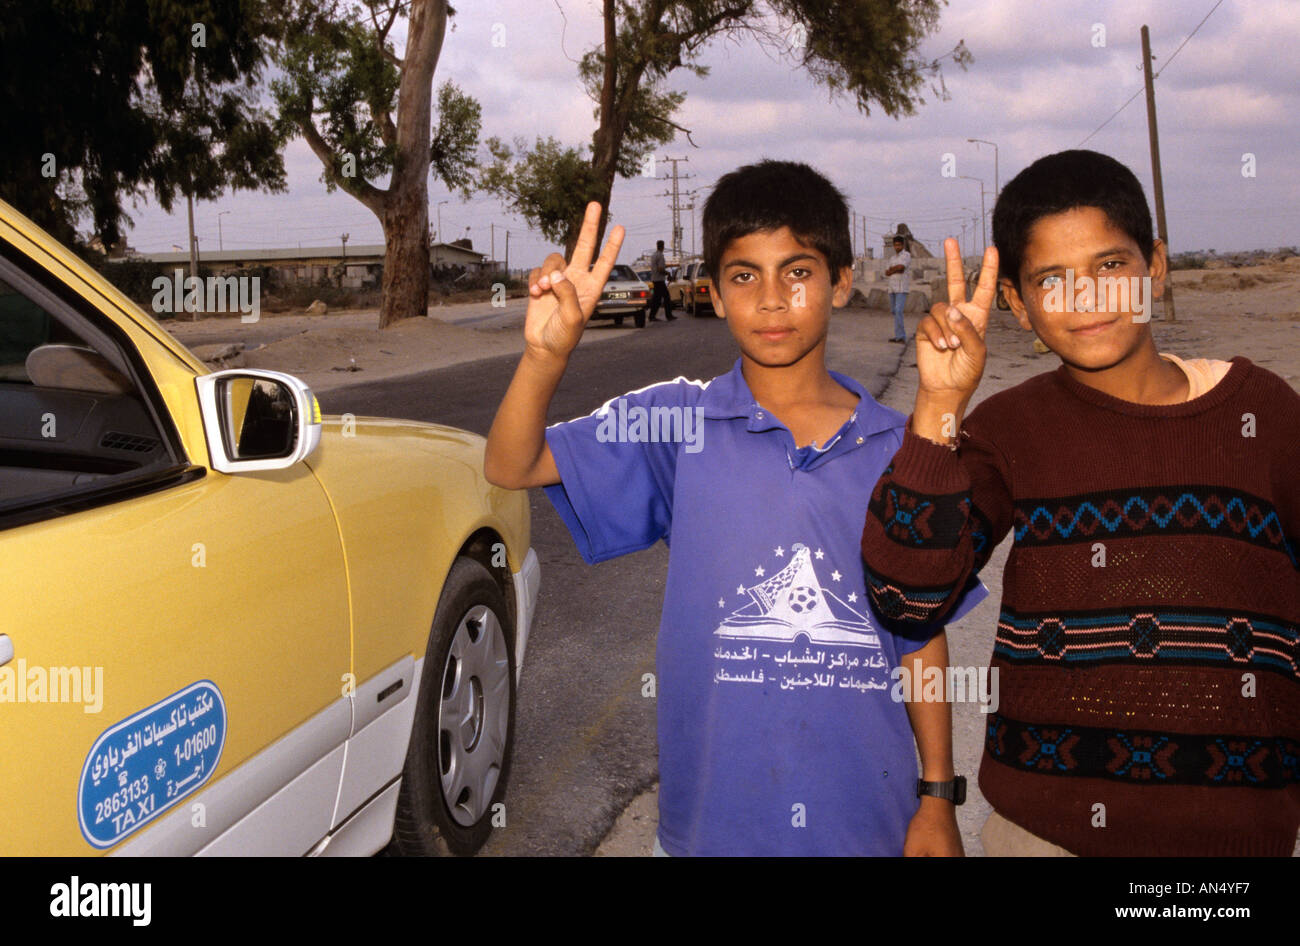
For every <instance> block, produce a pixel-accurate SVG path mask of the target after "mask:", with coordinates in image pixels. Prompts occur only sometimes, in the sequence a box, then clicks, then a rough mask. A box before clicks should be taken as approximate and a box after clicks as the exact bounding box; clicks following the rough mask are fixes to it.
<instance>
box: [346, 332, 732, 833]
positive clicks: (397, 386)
mask: <svg viewBox="0 0 1300 946" xmlns="http://www.w3.org/2000/svg"><path fill="white" fill-rule="evenodd" d="M734 357H735V354H734V345H733V343H732V341H731V336H730V334H729V333H728V332H727V329H726V326H725V324H723V323H722V322H720V321H717V320H713V319H710V320H704V319H698V320H686V319H678V320H677V321H676V322H671V323H668V324H667V325H664V324H663V323H660V322H655V323H652V324H651V325H650V326H649V327H647V328H646V329H645V330H644V331H642V332H638V333H636V334H635V335H632V336H630V337H629V338H627V339H619V340H614V341H610V342H607V343H605V344H602V345H595V346H589V347H584V348H579V349H578V350H577V351H576V352H575V353H574V356H573V358H572V360H571V361H570V365H569V370H568V372H567V374H566V375H565V378H564V382H563V384H562V385H561V387H560V390H559V391H558V392H557V394H556V397H555V400H554V402H553V403H552V405H551V414H550V419H551V420H552V421H557V420H565V419H568V418H570V417H576V416H578V415H580V414H585V413H588V412H590V411H591V410H593V409H595V408H596V407H598V406H599V405H600V404H601V403H603V402H604V401H605V400H607V399H608V398H610V397H612V396H614V395H615V394H619V393H622V392H624V391H628V390H631V389H633V388H638V387H641V386H643V385H646V384H651V383H653V382H655V381H661V380H663V379H664V378H670V377H673V376H675V375H677V374H682V375H686V376H687V377H692V378H711V377H713V376H714V375H717V374H720V373H722V372H724V371H726V370H727V369H728V368H730V367H731V364H732V361H733V359H734ZM515 361H516V359H515V358H513V357H507V358H492V359H487V360H484V361H478V362H471V363H469V364H465V365H458V366H455V367H452V368H445V369H442V370H439V371H433V372H428V373H426V374H423V375H419V376H416V377H413V378H408V379H404V380H400V381H392V382H386V383H382V382H381V383H374V384H365V385H356V386H352V387H348V388H345V389H341V390H336V391H331V392H328V393H324V394H321V395H320V401H321V408H322V410H324V411H326V412H328V413H331V414H341V413H344V412H348V411H350V412H352V413H354V414H358V415H362V414H375V415H384V416H391V417H409V418H413V419H415V420H425V421H436V422H438V423H445V424H452V425H454V426H456V427H463V428H465V429H467V430H472V431H476V432H478V433H482V434H486V433H487V431H488V427H489V426H490V425H491V423H492V417H493V415H494V414H495V413H496V407H497V404H499V403H500V400H501V397H502V395H503V394H504V393H505V389H506V386H507V385H508V384H509V381H510V377H511V374H512V373H513V371H514V367H515ZM530 499H531V501H532V502H531V505H532V510H533V547H534V548H535V549H536V550H537V555H538V557H539V558H540V559H541V562H542V587H541V592H540V596H539V600H538V614H537V619H536V621H535V623H534V627H533V632H532V636H531V637H530V639H529V646H528V654H527V659H526V661H525V665H524V672H523V679H522V681H521V683H520V687H519V709H518V718H517V722H516V732H515V756H514V769H513V771H512V773H511V777H510V785H509V789H508V793H507V795H506V827H505V828H504V829H503V830H498V831H497V832H496V833H495V834H494V835H493V837H492V840H491V841H490V842H489V844H488V846H487V848H486V849H485V851H484V853H486V854H496V855H547V854H549V855H555V854H559V855H579V854H588V853H590V852H591V851H593V850H594V849H595V847H596V844H597V843H598V842H599V841H600V838H601V837H602V836H603V835H604V834H605V832H606V831H607V830H608V828H609V826H610V825H611V824H612V823H613V821H614V818H615V817H617V815H618V813H619V812H620V811H622V809H623V808H624V806H626V804H627V803H628V802H629V801H630V800H631V799H632V798H633V797H635V796H636V794H637V793H638V792H639V791H641V790H642V789H644V788H645V787H646V786H648V785H650V784H651V783H652V782H653V781H654V780H655V773H656V766H655V732H654V712H655V707H654V700H652V699H645V698H643V697H642V696H641V675H642V674H644V673H650V672H652V671H653V670H654V651H655V648H654V640H655V633H656V631H657V629H658V626H659V609H660V605H661V602H662V597H663V587H664V576H665V571H666V568H667V563H668V554H667V550H666V549H665V548H664V547H663V545H662V544H661V545H659V546H657V547H656V548H654V549H650V550H648V551H645V552H640V553H638V554H636V555H629V556H624V557H623V558H620V559H616V560H614V561H612V562H606V563H604V564H601V565H597V566H594V567H592V566H588V565H586V564H584V563H583V561H582V559H581V558H580V557H579V556H578V553H577V550H576V549H575V547H574V545H573V541H572V539H570V537H569V534H568V531H567V530H566V529H565V527H564V525H563V523H561V522H560V519H559V517H558V516H557V515H556V514H555V511H554V510H553V509H552V507H551V504H550V502H549V501H548V500H547V499H546V497H545V495H544V494H543V493H542V491H541V490H533V491H532V492H531V495H530Z"/></svg>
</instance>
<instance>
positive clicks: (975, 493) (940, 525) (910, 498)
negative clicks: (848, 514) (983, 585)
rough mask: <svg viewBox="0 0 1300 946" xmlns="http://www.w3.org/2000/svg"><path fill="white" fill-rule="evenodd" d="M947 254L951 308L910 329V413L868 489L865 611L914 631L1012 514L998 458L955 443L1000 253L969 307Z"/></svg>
mask: <svg viewBox="0 0 1300 946" xmlns="http://www.w3.org/2000/svg"><path fill="white" fill-rule="evenodd" d="M944 254H945V256H946V257H947V264H948V298H949V299H950V300H951V301H950V302H949V303H946V304H942V303H941V304H939V305H936V306H934V307H933V309H932V310H931V314H930V315H928V316H927V317H926V318H925V319H924V320H922V322H921V325H920V327H919V329H918V330H917V340H916V351H917V356H916V360H917V367H918V370H919V373H920V383H919V386H918V389H917V395H916V406H915V409H914V410H913V412H912V417H911V419H910V421H909V423H908V430H907V432H906V433H905V434H904V437H903V444H902V446H901V447H900V448H899V450H898V453H896V454H895V455H894V459H893V462H892V463H891V464H890V465H889V468H888V469H887V470H886V471H885V474H884V475H883V476H882V477H881V478H880V480H879V481H878V482H877V483H876V485H875V488H874V490H873V491H872V496H871V501H870V503H869V505H868V509H867V519H866V523H865V526H864V529H863V534H862V557H863V563H864V565H865V566H866V572H867V590H868V593H869V594H870V596H871V599H872V604H873V605H874V606H875V608H876V610H877V611H878V612H879V613H880V614H882V615H883V616H885V617H886V618H890V619H893V620H897V621H900V622H903V623H912V624H930V623H933V622H936V621H942V620H943V619H944V618H945V616H946V615H947V614H948V613H949V612H950V611H951V610H952V607H953V606H954V605H955V604H956V602H957V600H958V599H959V598H960V596H961V593H962V591H963V590H964V588H965V585H966V582H967V581H968V580H969V578H970V577H971V575H973V574H974V573H976V572H978V571H979V569H980V568H982V567H983V565H984V563H985V562H986V561H987V560H988V555H989V553H990V552H991V551H992V549H993V547H994V546H995V545H996V544H997V543H998V541H1000V540H1001V538H1002V536H1003V535H1005V534H1006V532H1007V529H1009V528H1010V524H1011V516H1012V508H1011V498H1010V493H1009V488H1008V485H1007V484H1008V482H1009V471H1008V470H1007V468H1006V463H1005V461H1004V460H1003V458H1002V456H1001V454H1000V453H999V452H998V450H997V449H996V447H995V446H994V445H993V444H991V443H990V442H989V441H988V440H987V439H986V438H981V437H979V436H974V437H967V438H959V432H960V431H961V426H962V420H963V418H964V417H965V414H966V408H967V406H968V405H969V403H970V399H971V397H972V395H974V393H975V390H976V388H977V387H978V385H979V381H980V377H981V375H982V374H983V371H984V360H985V354H986V351H985V347H984V332H985V330H986V328H987V326H988V314H989V308H990V306H991V305H992V303H993V294H994V291H995V287H996V285H997V282H996V280H997V251H996V250H994V249H993V248H992V247H990V248H989V249H987V250H986V251H985V253H984V262H983V265H982V267H981V269H980V276H979V281H978V284H977V286H976V290H975V294H974V295H973V296H972V298H971V299H970V301H966V284H965V277H964V275H963V273H962V266H961V258H960V255H959V251H958V248H957V243H956V241H955V240H951V239H949V240H946V241H945V242H944Z"/></svg>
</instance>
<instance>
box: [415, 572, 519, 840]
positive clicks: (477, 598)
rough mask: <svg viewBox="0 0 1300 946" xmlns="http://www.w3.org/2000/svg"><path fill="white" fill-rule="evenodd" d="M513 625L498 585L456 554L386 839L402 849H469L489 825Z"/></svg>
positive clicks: (506, 744) (502, 766)
mask: <svg viewBox="0 0 1300 946" xmlns="http://www.w3.org/2000/svg"><path fill="white" fill-rule="evenodd" d="M513 638H514V634H513V628H512V627H511V626H510V618H509V611H507V610H506V602H505V598H504V597H503V596H502V594H501V588H500V586H499V585H498V584H497V583H496V580H495V579H494V578H493V577H492V575H491V573H490V572H488V570H487V569H486V568H484V567H483V565H481V564H480V563H479V562H476V561H474V560H473V559H470V558H463V557H462V558H458V559H456V561H455V563H454V564H453V565H452V569H451V573H450V574H449V575H448V576H447V581H446V583H445V584H444V585H443V590H442V598H441V599H440V600H439V601H438V612H437V615H436V616H435V617H434V621H433V632H432V633H431V634H430V636H429V646H428V650H427V651H426V652H425V659H424V671H423V673H422V674H421V678H420V694H419V702H418V703H417V704H416V708H415V722H414V724H413V726H412V727H411V744H410V748H409V749H408V750H407V754H406V766H405V768H404V769H403V772H402V787H401V791H400V792H399V795H398V800H397V816H396V820H395V823H394V831H393V839H394V842H395V844H396V847H397V849H398V851H399V852H400V853H402V854H405V855H407V856H436V855H459V856H464V855H469V854H473V853H474V852H475V851H477V850H478V849H479V848H480V847H482V846H483V844H484V843H485V842H486V841H487V839H488V835H490V834H491V833H492V818H493V815H494V814H495V812H494V811H493V806H494V805H496V804H497V803H498V802H500V801H501V799H502V798H503V797H504V796H505V791H506V777H507V776H508V775H509V771H510V754H511V749H512V746H513V744H514V735H515V654H514V643H513Z"/></svg>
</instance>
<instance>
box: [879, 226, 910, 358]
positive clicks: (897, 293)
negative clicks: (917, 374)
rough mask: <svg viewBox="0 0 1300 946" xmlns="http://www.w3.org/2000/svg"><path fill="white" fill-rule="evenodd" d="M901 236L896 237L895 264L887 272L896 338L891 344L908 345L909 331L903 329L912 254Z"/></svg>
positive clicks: (892, 339)
mask: <svg viewBox="0 0 1300 946" xmlns="http://www.w3.org/2000/svg"><path fill="white" fill-rule="evenodd" d="M905 246H906V243H905V241H904V240H903V238H902V237H901V236H896V237H894V262H893V265H891V266H890V267H889V268H888V269H886V270H885V275H886V276H888V277H889V307H890V308H891V309H892V310H893V312H894V337H893V338H891V339H890V341H891V342H898V343H899V344H906V343H907V329H906V328H904V327H903V306H904V305H906V304H907V291H908V287H909V286H910V285H911V282H912V272H911V270H912V254H911V253H909V252H907V250H906V249H905Z"/></svg>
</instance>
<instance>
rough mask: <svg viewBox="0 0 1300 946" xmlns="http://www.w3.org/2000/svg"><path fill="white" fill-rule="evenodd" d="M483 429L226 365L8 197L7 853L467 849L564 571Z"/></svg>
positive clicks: (0, 407) (3, 396)
mask: <svg viewBox="0 0 1300 946" xmlns="http://www.w3.org/2000/svg"><path fill="white" fill-rule="evenodd" d="M482 461H483V440H482V438H480V437H478V436H475V435H473V434H470V433H466V432H464V431H461V430H456V429H452V428H449V427H440V426H433V425H428V424H417V423H413V422H406V421H397V420H389V419H383V418H368V417H351V416H350V415H344V416H343V417H341V418H340V417H322V416H321V415H320V408H319V406H318V405H317V403H316V399H315V398H314V397H313V395H312V393H311V391H310V390H309V389H308V388H307V386H306V385H304V384H303V383H302V382H300V381H299V380H297V379H296V378H293V377H291V376H289V375H285V374H280V373H278V372H271V371H260V370H252V369H234V370H228V371H220V372H216V373H209V372H208V371H207V369H206V368H205V367H204V365H203V364H202V363H201V362H200V361H198V360H197V359H196V358H195V357H194V356H193V355H192V354H191V353H190V352H189V351H188V350H186V349H185V348H184V347H183V346H182V345H180V344H179V343H178V342H176V341H175V340H174V339H173V338H172V337H171V336H170V335H169V334H168V333H167V331H166V330H165V329H163V328H162V326H160V325H159V324H158V323H157V322H156V321H155V320H154V319H153V318H152V317H150V316H149V315H148V314H146V313H145V312H143V311H142V310H141V309H140V308H138V307H137V306H136V305H135V304H133V303H132V302H131V301H130V300H128V299H127V298H126V297H125V296H124V295H122V294H121V293H120V292H118V291H117V290H116V289H114V288H113V286H112V285H110V284H109V283H108V282H107V281H106V280H104V279H103V278H102V277H101V276H99V275H98V274H97V273H96V272H95V271H94V270H93V269H91V268H90V267H88V266H86V265H85V264H83V263H82V262H81V261H80V260H78V259H77V258H76V257H75V256H74V255H73V254H71V253H70V252H68V251H67V250H66V249H65V248H63V247H62V246H60V245H58V243H57V242H55V241H54V240H53V239H52V238H51V237H50V236H48V235H47V234H45V233H44V232H42V231H41V230H40V229H39V228H37V227H36V226H35V225H34V224H32V223H31V222H30V221H29V220H27V219H26V218H25V217H23V216H22V215H21V214H19V213H18V212H17V211H16V210H14V209H13V208H12V207H10V206H9V205H7V204H4V203H2V202H0V561H3V563H4V564H3V568H0V600H3V601H4V603H5V606H4V610H3V615H4V620H3V624H2V625H0V760H3V761H2V762H0V822H3V824H4V830H3V831H0V854H2V855H10V854H45V855H80V854H92V853H98V852H105V853H111V854H147V855H154V854H158V855H190V854H207V855H265V854H288V855H304V854H322V855H353V854H354V855H366V854H372V853H374V852H376V851H378V850H380V849H382V848H384V847H385V846H387V845H388V844H389V843H390V840H391V841H392V842H393V844H394V845H395V846H396V847H397V848H398V849H399V850H400V851H401V852H403V853H411V854H434V853H451V854H469V853H472V852H474V851H475V850H477V849H478V848H479V847H480V846H481V845H482V844H483V842H484V841H485V840H486V838H487V836H488V835H489V834H490V832H491V830H492V829H493V827H494V826H500V825H502V824H504V823H505V820H506V812H505V810H504V805H503V803H502V801H501V799H502V796H503V794H504V791H505V785H506V780H507V775H508V772H509V768H510V754H511V746H512V741H513V734H514V717H515V687H516V684H517V681H518V674H519V668H520V667H521V665H522V662H523V658H524V650H525V646H526V643H527V639H528V630H529V626H530V623H531V620H532V615H533V609H534V605H535V602H536V597H537V590H538V584H539V580H540V573H539V569H538V564H537V556H536V554H535V553H534V552H533V551H532V550H531V549H530V547H529V510H528V501H527V496H526V493H524V492H511V491H507V490H502V489H499V488H496V487H493V486H491V485H489V484H488V483H487V481H486V480H485V479H484V478H483V472H482V469H483V463H482Z"/></svg>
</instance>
